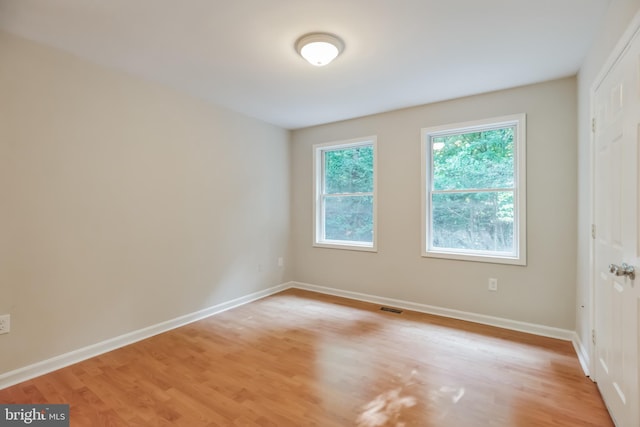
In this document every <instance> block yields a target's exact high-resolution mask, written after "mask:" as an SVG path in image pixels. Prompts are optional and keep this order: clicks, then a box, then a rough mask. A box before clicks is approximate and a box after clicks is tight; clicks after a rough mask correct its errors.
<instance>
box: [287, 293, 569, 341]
mask: <svg viewBox="0 0 640 427" xmlns="http://www.w3.org/2000/svg"><path fill="white" fill-rule="evenodd" d="M290 283H291V287H292V288H297V289H303V290H307V291H312V292H318V293H321V294H327V295H334V296H338V297H343V298H349V299H355V300H358V301H365V302H371V303H374V304H381V305H390V306H393V307H398V308H404V309H406V310H413V311H417V312H420V313H427V314H434V315H436V316H443V317H450V318H452V319H459V320H466V321H468V322H475V323H480V324H483V325H489V326H496V327H498V328H504V329H510V330H513V331H519V332H526V333H529V334H534V335H539V336H543V337H550V338H557V339H560V340H563V341H573V337H574V335H575V332H574V331H570V330H568V329H560V328H554V327H551V326H545V325H538V324H535V323H527V322H520V321H518V320H510V319H505V318H502V317H494V316H487V315H485V314H477V313H470V312H467V311H460V310H453V309H450V308H443V307H436V306H433V305H427V304H420V303H415V302H410V301H405V300H398V299H393V298H386V297H379V296H375V295H369V294H362V293H359V292H351V291H343V290H340V289H335V288H328V287H325V286H318V285H312V284H309V283H301V282H290Z"/></svg>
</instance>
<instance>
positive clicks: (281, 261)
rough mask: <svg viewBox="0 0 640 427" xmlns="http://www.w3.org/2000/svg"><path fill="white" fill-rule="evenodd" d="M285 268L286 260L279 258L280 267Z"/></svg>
mask: <svg viewBox="0 0 640 427" xmlns="http://www.w3.org/2000/svg"><path fill="white" fill-rule="evenodd" d="M282 266H284V258H282V257H280V258H278V267H282Z"/></svg>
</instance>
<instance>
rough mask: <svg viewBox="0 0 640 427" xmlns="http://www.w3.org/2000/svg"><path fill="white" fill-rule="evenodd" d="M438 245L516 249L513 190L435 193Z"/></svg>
mask: <svg viewBox="0 0 640 427" xmlns="http://www.w3.org/2000/svg"><path fill="white" fill-rule="evenodd" d="M432 210H433V227H432V233H433V240H432V242H433V243H432V244H433V247H434V248H440V249H463V250H464V249H471V250H479V251H492V252H509V253H513V252H514V239H513V192H511V191H496V192H482V193H446V194H433V195H432Z"/></svg>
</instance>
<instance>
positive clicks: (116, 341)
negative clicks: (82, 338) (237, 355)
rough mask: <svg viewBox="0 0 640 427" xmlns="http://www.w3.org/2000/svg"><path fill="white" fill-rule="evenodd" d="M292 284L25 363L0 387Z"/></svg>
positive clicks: (0, 379) (1, 379)
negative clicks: (26, 364)
mask: <svg viewBox="0 0 640 427" xmlns="http://www.w3.org/2000/svg"><path fill="white" fill-rule="evenodd" d="M291 286H292V283H291V282H289V283H283V284H281V285H277V286H273V287H271V288H269V289H265V290H263V291H258V292H254V293H252V294H249V295H245V296H243V297H240V298H235V299H233V300H230V301H226V302H223V303H220V304H216V305H214V306H211V307H208V308H205V309H202V310H198V311H195V312H193V313H189V314H185V315H184V316H180V317H176V318H175V319H171V320H167V321H165V322H161V323H158V324H155V325H151V326H148V327H146V328H142V329H138V330H136V331H132V332H129V333H126V334H124V335H120V336H117V337H114V338H111V339H108V340H106V341H102V342H99V343H96V344H92V345H90V346H87V347H83V348H79V349H77V350H74V351H70V352H69V353H65V354H61V355H59V356H55V357H52V358H50V359H46V360H43V361H41V362H37V363H34V364H32V365H28V366H24V367H22V368H18V369H15V370H13V371H9V372H6V373H3V374H1V375H0V390H2V389H3V388H7V387H10V386H12V385H15V384H18V383H21V382H23V381H27V380H29V379H32V378H35V377H39V376H40V375H44V374H47V373H49V372H52V371H55V370H57V369H60V368H64V367H66V366H69V365H72V364H74V363H78V362H81V361H83V360H86V359H89V358H91V357H95V356H99V355H100V354H103V353H106V352H109V351H112V350H115V349H117V348H120V347H124V346H125V345H129V344H133V343H135V342H137V341H141V340H143V339H146V338H149V337H152V336H154V335H158V334H161V333H163V332H167V331H169V330H171V329H175V328H179V327H180V326H184V325H186V324H188V323H193V322H195V321H198V320H201V319H204V318H206V317H209V316H213V315H214V314H218V313H221V312H223V311H226V310H230V309H232V308H235V307H238V306H241V305H244V304H248V303H250V302H252V301H255V300H258V299H261V298H264V297H267V296H269V295H273V294H275V293H278V292H280V291H282V290H284V289H288V288H290V287H291Z"/></svg>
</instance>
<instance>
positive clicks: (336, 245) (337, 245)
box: [313, 242, 378, 252]
mask: <svg viewBox="0 0 640 427" xmlns="http://www.w3.org/2000/svg"><path fill="white" fill-rule="evenodd" d="M313 247H314V248H325V249H342V250H347V251H361V252H378V248H377V247H376V245H367V244H357V243H351V244H346V243H342V242H315V243H314V244H313Z"/></svg>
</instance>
